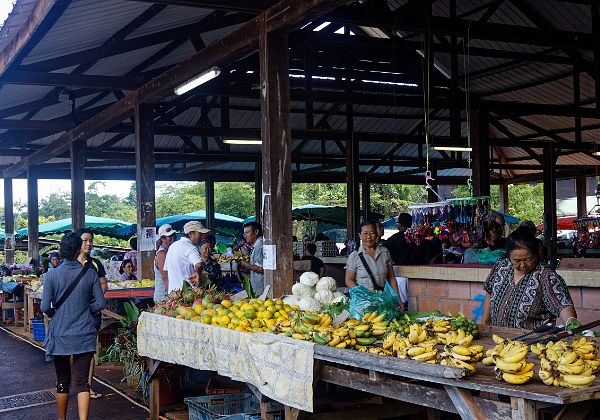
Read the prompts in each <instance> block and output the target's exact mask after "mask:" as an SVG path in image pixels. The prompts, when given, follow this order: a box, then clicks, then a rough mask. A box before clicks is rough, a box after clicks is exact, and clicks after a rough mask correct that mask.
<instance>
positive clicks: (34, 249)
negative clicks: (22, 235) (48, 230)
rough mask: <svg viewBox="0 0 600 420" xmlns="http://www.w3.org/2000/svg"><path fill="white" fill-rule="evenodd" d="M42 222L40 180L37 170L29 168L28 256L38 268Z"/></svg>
mask: <svg viewBox="0 0 600 420" xmlns="http://www.w3.org/2000/svg"><path fill="white" fill-rule="evenodd" d="M39 226H40V222H39V208H38V178H37V174H36V173H35V168H32V167H28V168H27V237H28V238H27V256H28V257H30V258H31V259H32V263H33V265H34V267H37V266H38V261H39V249H40V229H39Z"/></svg>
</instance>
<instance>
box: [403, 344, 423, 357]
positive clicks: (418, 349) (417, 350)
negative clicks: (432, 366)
mask: <svg viewBox="0 0 600 420" xmlns="http://www.w3.org/2000/svg"><path fill="white" fill-rule="evenodd" d="M426 352H427V349H426V348H425V347H418V346H417V347H411V348H410V349H407V350H406V354H408V355H409V356H410V357H414V356H418V355H420V354H423V353H426Z"/></svg>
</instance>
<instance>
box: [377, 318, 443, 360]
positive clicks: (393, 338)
mask: <svg viewBox="0 0 600 420" xmlns="http://www.w3.org/2000/svg"><path fill="white" fill-rule="evenodd" d="M415 325H417V324H415ZM413 329H416V327H413ZM419 335H421V333H420V332H418V333H417V338H418V336H419ZM382 349H383V350H384V351H389V352H390V353H391V354H392V355H394V356H397V357H400V358H401V359H412V360H416V361H418V362H426V363H436V361H437V358H438V349H437V340H435V339H434V338H430V339H426V340H423V341H420V342H418V339H417V340H415V343H413V342H411V341H410V339H409V338H407V337H403V336H402V335H401V333H399V332H396V331H392V332H391V333H389V334H388V335H387V336H386V337H385V339H384V340H383V347H382Z"/></svg>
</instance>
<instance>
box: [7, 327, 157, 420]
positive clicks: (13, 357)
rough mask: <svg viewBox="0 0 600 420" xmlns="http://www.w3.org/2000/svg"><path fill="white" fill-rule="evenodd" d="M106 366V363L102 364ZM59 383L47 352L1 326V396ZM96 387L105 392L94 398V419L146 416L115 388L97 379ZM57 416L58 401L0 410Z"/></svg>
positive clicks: (17, 418)
mask: <svg viewBox="0 0 600 420" xmlns="http://www.w3.org/2000/svg"><path fill="white" fill-rule="evenodd" d="M98 369H99V370H102V367H99V368H98ZM55 387H56V375H55V372H54V365H53V364H52V363H47V362H45V361H44V352H43V351H42V350H40V349H38V348H36V347H34V346H32V345H31V344H29V343H27V342H25V341H22V340H20V339H18V338H15V337H14V336H12V335H10V334H8V333H7V332H5V331H3V330H0V398H2V397H7V396H13V395H18V394H23V393H27V392H34V391H41V390H47V389H53V388H55ZM92 387H93V389H94V390H96V391H97V392H100V393H102V394H105V396H104V397H103V398H101V399H98V400H92V402H91V408H90V416H89V418H90V419H91V420H94V419H98V420H103V419H106V420H120V419H127V420H145V419H146V418H147V417H148V412H147V411H146V410H144V409H142V408H140V407H138V406H136V405H135V404H133V403H131V402H130V401H128V400H127V399H125V398H123V397H122V396H120V395H119V394H118V393H115V392H114V391H113V390H111V389H109V388H107V387H105V386H103V385H101V384H99V383H98V382H94V384H93V385H92ZM55 418H56V403H55V402H52V403H48V404H44V405H39V406H36V407H30V408H21V409H16V410H12V411H8V412H4V413H1V412H0V420H42V419H55ZM68 419H69V420H71V419H78V416H77V403H76V400H75V397H74V396H71V400H70V402H69V411H68Z"/></svg>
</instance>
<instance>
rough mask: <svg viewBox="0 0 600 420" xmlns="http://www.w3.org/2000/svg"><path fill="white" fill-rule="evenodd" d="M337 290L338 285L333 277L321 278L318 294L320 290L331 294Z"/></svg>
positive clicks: (318, 284)
mask: <svg viewBox="0 0 600 420" xmlns="http://www.w3.org/2000/svg"><path fill="white" fill-rule="evenodd" d="M336 288H337V283H336V282H335V279H334V278H333V277H321V279H320V280H319V282H318V283H317V292H318V291H319V290H329V291H330V292H335V289H336Z"/></svg>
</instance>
